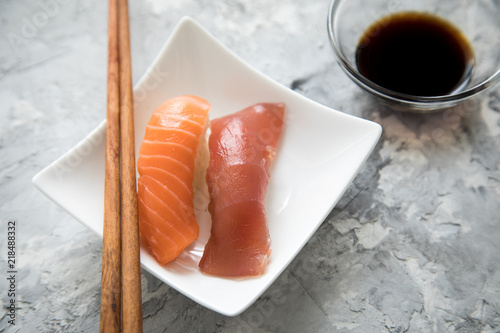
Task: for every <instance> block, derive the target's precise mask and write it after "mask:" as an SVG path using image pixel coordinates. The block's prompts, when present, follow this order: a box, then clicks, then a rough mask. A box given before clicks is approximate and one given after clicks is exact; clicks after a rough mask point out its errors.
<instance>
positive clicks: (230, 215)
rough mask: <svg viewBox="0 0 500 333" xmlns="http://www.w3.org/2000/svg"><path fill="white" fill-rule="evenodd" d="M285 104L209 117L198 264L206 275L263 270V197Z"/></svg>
mask: <svg viewBox="0 0 500 333" xmlns="http://www.w3.org/2000/svg"><path fill="white" fill-rule="evenodd" d="M284 113H285V105H284V104H282V103H279V104H273V103H262V104H256V105H253V106H251V107H248V108H246V109H244V110H242V111H239V112H236V113H234V114H232V115H228V116H225V117H222V118H218V119H215V120H212V121H211V125H210V129H211V134H210V139H209V143H208V145H209V151H210V161H209V166H208V169H207V185H208V190H209V194H210V204H209V211H210V214H211V216H212V227H211V234H210V238H209V240H208V242H207V244H206V246H205V250H204V252H203V257H202V258H201V260H200V263H199V267H200V269H201V271H202V272H204V273H206V274H209V275H216V276H225V277H244V276H255V275H261V274H263V273H264V271H265V268H266V266H267V262H268V258H269V255H270V253H271V249H270V237H269V230H268V226H267V216H266V211H265V207H264V199H265V195H266V191H267V185H268V182H269V168H270V165H271V162H272V160H273V159H274V156H275V151H276V146H277V143H278V139H279V137H280V134H281V130H282V127H283V117H284Z"/></svg>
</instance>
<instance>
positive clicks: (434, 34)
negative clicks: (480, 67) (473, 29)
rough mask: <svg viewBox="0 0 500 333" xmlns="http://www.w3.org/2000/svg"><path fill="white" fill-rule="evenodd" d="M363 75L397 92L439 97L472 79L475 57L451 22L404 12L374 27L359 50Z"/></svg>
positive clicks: (360, 67) (367, 33) (463, 37)
mask: <svg viewBox="0 0 500 333" xmlns="http://www.w3.org/2000/svg"><path fill="white" fill-rule="evenodd" d="M356 65H357V67H358V70H359V72H360V73H361V74H362V75H363V76H365V77H366V78H367V79H369V80H370V81H372V82H374V83H376V84H378V85H380V86H382V87H384V88H387V89H390V90H393V91H396V92H400V93H404V94H409V95H416V96H441V95H447V94H450V93H452V92H454V91H457V90H459V89H461V88H462V87H463V86H464V85H465V84H466V83H467V81H468V80H469V79H470V76H471V73H472V69H473V67H474V52H473V50H472V47H471V46H470V44H469V42H468V41H467V39H466V37H465V36H464V35H463V34H462V33H461V32H460V30H458V28H456V27H455V26H453V25H452V24H451V23H449V22H448V21H446V20H444V19H442V18H440V17H438V16H435V15H432V14H427V13H420V12H401V13H396V14H392V15H389V16H387V17H385V18H382V19H381V20H379V21H377V22H375V23H374V24H373V25H371V26H370V27H369V28H368V29H367V30H366V31H365V33H364V34H363V36H362V37H361V39H360V41H359V44H358V47H357V49H356Z"/></svg>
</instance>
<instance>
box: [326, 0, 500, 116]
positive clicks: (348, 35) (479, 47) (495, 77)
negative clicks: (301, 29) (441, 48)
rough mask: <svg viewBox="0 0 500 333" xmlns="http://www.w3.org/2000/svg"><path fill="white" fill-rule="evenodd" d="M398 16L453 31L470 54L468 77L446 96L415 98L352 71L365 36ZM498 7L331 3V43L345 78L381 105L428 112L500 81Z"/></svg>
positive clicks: (412, 0) (396, 0) (462, 1)
mask: <svg viewBox="0 0 500 333" xmlns="http://www.w3.org/2000/svg"><path fill="white" fill-rule="evenodd" d="M397 12H425V13H429V14H433V15H436V16H438V17H441V18H443V19H445V20H447V21H449V22H450V23H451V24H452V25H454V26H456V27H457V28H458V29H459V30H461V32H462V33H463V34H464V35H465V37H466V38H467V39H468V41H469V43H470V45H471V46H472V49H473V51H474V57H475V59H474V60H475V64H474V69H473V72H472V75H471V76H470V79H469V81H468V82H466V83H465V84H463V85H462V87H461V88H460V89H458V90H455V91H454V92H452V93H450V94H447V95H440V96H416V95H408V94H403V93H398V92H396V91H392V90H389V89H386V88H384V87H381V86H379V85H377V84H375V83H374V82H372V81H370V80H368V79H367V78H366V77H365V76H363V75H362V74H361V73H360V72H359V71H358V68H357V66H356V49H357V47H358V43H359V41H360V39H361V37H362V35H363V34H364V33H365V31H366V30H367V29H368V28H369V27H370V26H372V25H373V24H374V23H375V22H377V21H379V20H380V19H381V18H383V17H387V16H388V15H391V14H393V13H397ZM499 18H500V2H498V1H497V0H483V1H469V0H449V1H443V0H427V1H425V0H418V1H416V0H370V1H366V0H333V1H332V3H331V5H330V10H329V14H328V34H329V37H330V43H331V45H332V48H333V51H334V53H335V56H336V58H337V62H338V63H339V64H340V66H341V68H342V69H343V70H344V72H345V73H346V74H347V75H348V76H349V77H350V78H351V79H352V80H353V81H354V82H355V83H356V84H358V85H359V86H360V87H361V88H363V89H365V90H366V91H368V92H369V93H371V94H373V95H374V96H376V97H377V98H378V99H379V100H380V101H381V102H383V104H386V105H388V106H390V107H391V108H393V109H396V110H400V111H411V112H431V111H436V110H441V109H444V108H449V107H452V106H454V105H457V104H459V103H461V102H464V101H466V100H468V99H470V98H472V97H475V96H476V95H478V94H479V93H481V92H483V91H484V90H485V89H487V88H489V87H491V86H493V85H494V84H495V83H497V82H498V81H500V19H499Z"/></svg>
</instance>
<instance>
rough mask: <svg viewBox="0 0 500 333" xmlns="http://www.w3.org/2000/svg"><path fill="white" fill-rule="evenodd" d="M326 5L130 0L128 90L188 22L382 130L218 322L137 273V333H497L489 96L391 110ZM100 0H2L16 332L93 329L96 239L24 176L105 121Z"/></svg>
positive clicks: (1, 189) (2, 105) (499, 230)
mask: <svg viewBox="0 0 500 333" xmlns="http://www.w3.org/2000/svg"><path fill="white" fill-rule="evenodd" d="M328 2H329V1H318V0H315V1H308V2H307V5H305V3H306V2H303V1H299V0H283V1H264V0H254V1H246V0H240V1H218V2H216V3H215V2H214V3H212V2H208V1H201V0H200V1H195V0H177V1H161V0H147V1H136V0H130V10H131V30H132V31H131V38H132V41H131V42H132V60H133V75H134V81H135V82H137V80H138V79H139V78H140V76H141V75H142V73H143V72H144V71H145V70H146V68H147V67H148V65H149V64H150V63H151V62H152V60H153V59H154V57H155V56H156V54H157V52H158V51H159V50H160V48H161V47H162V45H163V43H164V42H165V40H166V39H167V37H168V36H169V34H170V33H171V32H172V29H173V27H174V26H175V25H176V24H177V22H178V21H179V19H180V18H181V17H182V16H184V15H190V16H192V17H193V18H194V19H195V20H197V21H198V22H199V23H201V24H202V25H203V26H204V27H205V28H207V29H208V30H209V31H210V32H211V33H212V34H213V35H215V37H216V38H218V39H219V40H220V41H221V42H222V43H223V44H225V45H226V46H228V47H229V48H230V49H232V50H233V51H234V52H235V53H236V54H238V55H239V56H240V57H241V58H243V59H244V60H245V61H247V62H248V63H250V64H251V65H252V66H254V67H255V68H257V69H258V70H260V71H262V72H264V73H265V74H266V75H268V76H270V77H272V78H273V79H275V80H277V81H278V82H280V83H282V84H284V85H285V86H289V87H291V88H293V89H295V90H297V91H298V92H299V93H301V94H303V95H305V96H307V97H309V98H311V99H313V100H316V101H318V102H320V103H322V104H325V105H327V106H330V107H333V108H335V109H338V110H341V111H343V112H345V113H348V114H353V115H356V116H360V117H363V118H366V119H371V120H374V121H376V122H378V123H380V124H381V125H382V126H383V128H384V133H383V135H382V138H381V140H380V142H379V144H378V145H377V147H376V148H375V150H374V152H373V154H372V155H371V156H370V158H369V159H368V161H367V163H366V165H365V166H364V167H363V169H362V170H361V172H360V174H359V175H358V177H357V178H356V179H355V181H354V183H353V184H352V185H351V186H350V187H349V189H348V191H347V192H346V194H345V195H344V197H343V198H342V199H341V201H340V202H339V204H338V205H337V207H336V208H335V209H334V210H333V211H332V212H331V214H330V215H329V216H328V218H327V219H326V221H325V222H324V223H323V224H322V226H321V227H320V228H319V230H318V231H317V232H316V234H315V235H314V237H313V238H312V239H311V240H310V241H309V243H308V244H307V245H306V246H305V247H304V249H303V250H302V251H301V252H300V254H299V255H298V257H297V258H296V259H295V260H294V261H293V262H292V264H291V265H290V266H289V267H288V269H286V271H285V272H284V273H283V274H282V275H281V276H280V277H279V278H278V280H277V281H276V282H275V283H274V284H273V285H272V286H271V287H270V288H269V289H268V291H267V292H266V293H265V294H264V295H263V296H262V297H261V298H260V299H259V300H258V301H257V302H256V303H255V304H254V305H252V306H251V307H250V308H249V309H248V310H247V311H245V312H244V313H243V314H241V315H240V316H237V317H234V318H233V317H225V316H223V315H220V314H217V313H215V312H213V311H211V310H207V309H206V308H204V307H202V306H200V305H198V304H196V303H195V302H193V301H191V300H190V299H188V298H186V297H184V296H183V295H181V294H179V293H178V292H177V291H175V290H173V289H171V288H169V287H168V286H167V285H165V284H163V283H161V282H160V281H159V280H158V279H156V278H155V277H153V276H151V275H150V274H149V273H147V272H144V271H143V275H142V282H143V304H144V308H143V309H144V329H145V332H164V331H168V332H423V331H425V332H443V331H458V332H499V331H500V256H499V255H498V254H499V252H500V217H499V215H500V214H499V213H500V209H499V207H500V167H499V164H500V154H499V151H500V87H498V86H497V87H496V88H494V89H492V90H490V91H489V92H487V93H486V94H484V95H483V96H482V99H481V100H479V101H477V102H474V103H467V104H465V105H463V106H460V107H456V108H454V109H451V110H448V111H446V112H442V113H437V114H432V115H425V116H422V115H410V114H400V113H395V112H391V111H389V110H386V109H384V108H382V107H379V106H378V105H377V104H376V103H375V101H374V100H373V99H372V98H371V97H369V96H367V95H366V94H365V93H364V92H362V91H361V90H360V89H359V88H357V87H356V86H355V85H354V84H353V83H352V82H351V81H350V80H349V79H348V78H347V77H346V76H345V75H344V74H343V73H342V72H341V70H340V69H339V67H338V66H337V64H336V63H335V62H334V60H333V54H332V51H331V49H330V46H329V42H328V38H327V33H326V13H327V9H328V5H329V3H328ZM106 20H107V5H106V1H97V0H89V1H77V0H65V1H62V0H60V1H56V0H37V1H16V0H3V1H1V2H0V116H1V119H2V121H1V122H0V221H1V228H2V229H3V230H1V231H0V235H5V232H6V222H7V221H8V220H9V219H15V220H17V221H18V230H17V233H18V251H19V253H18V265H17V266H18V267H17V268H18V271H19V273H18V285H17V289H18V290H17V291H18V298H17V301H18V306H19V309H18V311H17V321H16V322H17V324H16V326H11V325H9V324H8V323H7V320H8V317H6V316H5V315H4V313H5V306H6V305H7V303H6V302H7V300H8V298H7V295H6V292H4V290H5V288H4V283H6V282H5V279H4V277H3V276H4V275H6V273H4V272H5V271H6V262H5V253H6V237H4V236H2V237H0V248H1V253H2V261H1V266H0V267H1V268H0V271H1V272H2V273H0V274H2V275H0V281H1V282H0V286H2V288H0V290H2V294H1V295H0V299H1V300H2V304H3V306H4V310H3V312H2V313H1V314H0V331H4V330H5V331H6V332H16V331H19V332H52V331H68V332H85V331H93V332H96V331H98V327H99V295H100V294H99V293H100V267H101V265H100V261H101V240H100V239H99V238H98V237H97V236H95V235H94V234H93V233H92V232H90V231H88V230H87V229H85V228H84V227H83V226H81V225H80V224H79V223H77V222H76V221H75V220H74V219H72V218H71V217H70V216H69V215H67V214H66V213H65V212H64V211H62V210H61V209H59V208H58V207H56V206H55V205H54V204H52V203H51V202H49V201H48V200H47V199H46V198H45V197H44V196H43V195H42V194H40V193H39V192H37V191H36V190H35V189H34V187H33V186H32V184H31V178H32V177H33V176H34V175H35V174H36V173H37V172H38V171H40V170H41V169H42V168H44V167H45V166H47V165H48V164H49V163H50V162H52V161H54V160H55V159H56V158H58V157H59V156H60V155H62V154H63V153H64V152H66V151H67V150H69V149H70V148H71V147H73V146H74V145H75V144H76V143H78V142H79V141H80V140H81V139H82V138H83V137H84V136H85V135H86V134H88V133H89V132H90V131H91V130H92V129H94V128H95V127H96V126H97V125H98V124H99V123H100V122H101V121H102V120H103V119H104V115H105V101H106V95H105V93H106V57H107V49H106V47H107V22H106Z"/></svg>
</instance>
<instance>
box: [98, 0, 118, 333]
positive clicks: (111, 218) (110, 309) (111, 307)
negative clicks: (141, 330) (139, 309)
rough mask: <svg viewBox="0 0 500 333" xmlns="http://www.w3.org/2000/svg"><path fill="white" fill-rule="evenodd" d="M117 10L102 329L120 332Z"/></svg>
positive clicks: (111, 38)
mask: <svg viewBox="0 0 500 333" xmlns="http://www.w3.org/2000/svg"><path fill="white" fill-rule="evenodd" d="M117 9H118V8H117V6H116V0H109V18H108V20H109V21H108V25H109V27H108V91H107V116H106V117H107V123H106V160H105V182H104V222H103V240H102V276H101V318H100V331H101V332H119V331H120V324H121V323H120V315H121V299H120V296H121V294H120V291H121V286H120V283H121V274H120V272H121V270H120V265H121V251H120V249H121V235H120V95H119V81H118V79H119V65H118V13H117Z"/></svg>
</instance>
